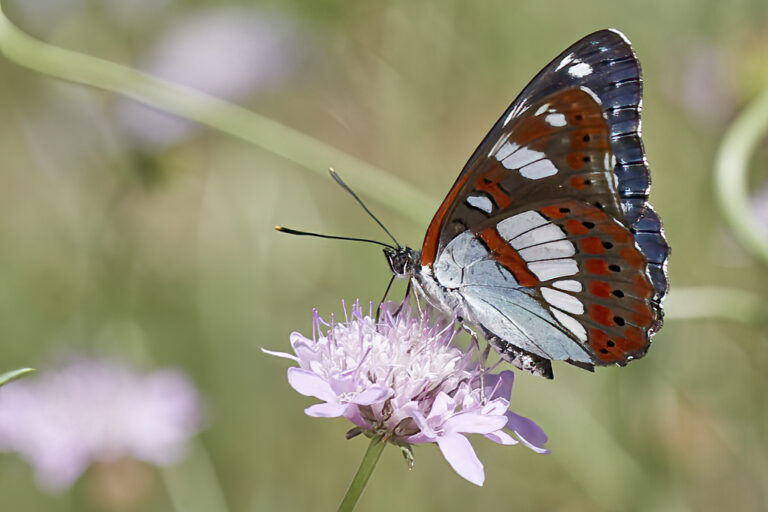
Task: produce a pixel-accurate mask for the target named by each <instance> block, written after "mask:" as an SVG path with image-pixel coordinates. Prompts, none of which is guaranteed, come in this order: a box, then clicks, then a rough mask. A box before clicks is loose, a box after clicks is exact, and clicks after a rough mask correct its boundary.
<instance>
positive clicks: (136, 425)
mask: <svg viewBox="0 0 768 512" xmlns="http://www.w3.org/2000/svg"><path fill="white" fill-rule="evenodd" d="M199 428H200V404H199V398H198V394H197V391H196V390H195V388H194V387H193V386H192V384H191V383H190V382H189V381H188V380H187V379H186V378H185V377H184V376H183V375H181V374H180V373H178V372H176V371H173V370H158V371H154V372H152V373H147V374H143V375H142V374H139V373H136V372H134V371H133V370H131V369H129V368H127V367H126V366H124V365H122V364H120V363H118V362H117V361H111V360H106V359H87V358H82V359H77V360H73V361H71V362H69V363H68V364H65V365H63V366H60V367H58V368H51V369H48V370H42V371H40V372H38V374H37V375H36V376H33V377H29V378H27V379H24V380H21V381H17V382H14V383H12V384H10V385H8V386H4V387H3V388H2V389H0V450H2V451H9V452H17V453H18V454H19V455H20V456H21V457H22V458H23V459H24V460H26V461H27V462H28V463H29V464H30V465H32V466H33V467H34V469H35V473H36V477H37V480H38V483H39V485H40V486H41V487H43V488H45V489H47V490H57V489H63V488H66V487H68V486H69V485H71V484H72V483H73V482H74V481H75V480H76V479H77V478H78V477H79V476H80V475H81V474H82V473H83V472H84V471H85V470H86V469H87V468H88V466H90V465H91V464H92V463H94V462H97V461H111V460H117V459H124V458H127V459H134V460H140V461H144V462H148V463H151V464H155V465H161V466H162V465H167V464H171V463H173V462H175V461H176V460H178V459H179V457H180V456H181V455H182V453H183V449H184V446H185V444H186V441H187V440H188V439H189V438H190V437H191V436H192V435H194V434H195V433H197V431H198V430H199Z"/></svg>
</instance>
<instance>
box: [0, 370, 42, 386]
mask: <svg viewBox="0 0 768 512" xmlns="http://www.w3.org/2000/svg"><path fill="white" fill-rule="evenodd" d="M34 371H35V369H34V368H21V369H19V370H13V371H10V372H5V373H3V374H0V386H2V385H3V384H8V383H9V382H11V381H12V380H16V379H20V378H21V377H23V376H25V375H27V374H29V373H32V372H34Z"/></svg>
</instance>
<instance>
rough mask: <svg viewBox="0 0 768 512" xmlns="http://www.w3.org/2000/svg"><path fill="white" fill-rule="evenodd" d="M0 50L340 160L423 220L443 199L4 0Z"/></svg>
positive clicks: (272, 143)
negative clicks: (34, 30)
mask: <svg viewBox="0 0 768 512" xmlns="http://www.w3.org/2000/svg"><path fill="white" fill-rule="evenodd" d="M0 52H2V53H3V54H4V55H5V56H6V57H7V58H8V59H9V60H10V61H12V62H15V63H16V64H18V65H19V66H22V67H25V68H28V69H31V70H33V71H37V72H39V73H42V74H45V75H48V76H52V77H54V78H59V79H62V80H68V81H70V82H75V83H79V84H83V85H89V86H92V87H98V88H100V89H105V90H107V91H110V92H114V93H118V94H122V95H123V96H127V97H129V98H132V99H134V100H137V101H140V102H142V103H146V104H147V105H150V106H153V107H155V108H158V109H161V110H164V111H166V112H170V113H172V114H176V115H177V116H180V117H183V118H186V119H190V120H192V121H196V122H198V123H200V124H202V125H205V126H208V127H211V128H214V129H216V130H219V131H221V132H223V133H226V134H228V135H232V136H234V137H237V138H239V139H242V140H245V141H247V142H250V143H252V144H255V145H256V146H259V147H260V148H262V149H264V150H266V151H269V152H270V153H273V154H275V155H277V156H280V157H282V158H285V159H286V160H289V161H291V162H293V163H295V164H297V165H299V166H301V167H303V168H305V169H307V170H310V171H312V172H315V173H317V174H321V175H323V176H326V175H327V174H326V173H327V171H328V167H335V168H336V169H337V170H339V171H340V173H341V174H342V175H344V177H345V180H346V181H347V182H349V184H350V185H352V186H353V187H354V188H356V189H357V190H359V191H360V193H361V194H365V195H367V196H368V197H370V198H371V199H374V200H376V201H379V202H381V203H382V204H384V205H387V206H389V207H390V208H391V209H392V210H393V211H395V212H397V213H399V214H400V215H402V216H403V218H406V219H408V220H410V221H413V222H417V223H419V224H422V223H424V222H426V219H428V218H429V215H430V211H431V210H432V209H433V208H434V205H435V204H437V201H436V200H435V199H434V198H432V197H430V196H429V195H427V194H425V193H423V192H422V191H421V190H419V189H417V188H416V187H414V186H412V185H410V184H408V183H407V182H405V181H403V180H401V179H400V178H398V177H396V176H395V175H393V174H390V173H387V172H385V171H383V170H381V169H379V168H377V167H375V166H373V165H371V164H369V163H367V162H364V161H362V160H360V159H358V158H356V157H354V156H351V155H349V154H347V153H345V152H343V151H340V150H339V149H336V148H334V147H333V146H331V145H329V144H326V143H324V142H322V141H320V140H318V139H315V138H313V137H310V136H308V135H306V134H304V133H301V132H299V131H298V130H294V129H292V128H289V127H288V126H285V125H283V124H281V123H278V122H277V121H274V120H272V119H269V118H267V117H264V116H260V115H258V114H256V113H254V112H251V111H249V110H247V109H245V108H243V107H239V106H237V105H234V104H232V103H229V102H226V101H223V100H220V99H218V98H215V97H213V96H209V95H207V94H204V93H202V92H199V91H196V90H194V89H192V88H189V87H184V86H181V85H177V84H173V83H171V82H167V81H164V80H160V79H157V78H154V77H152V76H150V75H147V74H145V73H141V72H140V71H137V70H135V69H132V68H129V67H127V66H122V65H120V64H116V63H114V62H110V61H107V60H104V59H99V58H96V57H91V56H89V55H84V54H81V53H77V52H73V51H69V50H65V49H63V48H59V47H57V46H53V45H50V44H47V43H44V42H42V41H40V40H37V39H35V38H33V37H30V36H29V35H27V34H25V33H24V32H22V31H21V30H19V29H18V28H17V27H16V26H15V25H13V23H11V21H10V20H9V19H8V18H7V17H6V16H5V14H4V13H3V9H2V5H0Z"/></svg>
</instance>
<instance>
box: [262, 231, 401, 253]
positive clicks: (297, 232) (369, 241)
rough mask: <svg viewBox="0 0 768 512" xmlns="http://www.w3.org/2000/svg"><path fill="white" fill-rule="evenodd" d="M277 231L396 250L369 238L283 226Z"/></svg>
mask: <svg viewBox="0 0 768 512" xmlns="http://www.w3.org/2000/svg"><path fill="white" fill-rule="evenodd" d="M275 231H280V232H281V233H288V234H289V235H299V236H314V237H317V238H330V239H331V240H350V241H352V242H367V243H369V244H376V245H381V246H382V247H389V248H390V249H395V247H393V246H391V245H389V244H385V243H384V242H379V241H378V240H370V239H368V238H355V237H352V236H335V235H321V234H320V233H312V232H310V231H299V230H297V229H291V228H286V227H283V226H275Z"/></svg>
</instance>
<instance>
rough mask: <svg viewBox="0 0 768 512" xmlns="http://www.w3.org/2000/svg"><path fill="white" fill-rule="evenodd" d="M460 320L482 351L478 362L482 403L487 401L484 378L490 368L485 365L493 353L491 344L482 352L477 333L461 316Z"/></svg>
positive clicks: (474, 343) (479, 350)
mask: <svg viewBox="0 0 768 512" xmlns="http://www.w3.org/2000/svg"><path fill="white" fill-rule="evenodd" d="M458 320H459V323H460V325H461V328H462V329H463V330H464V331H465V332H466V333H467V334H469V336H470V337H471V338H472V342H471V343H472V345H474V346H475V348H477V351H478V352H479V353H480V357H479V358H478V362H479V363H480V401H481V402H482V403H485V378H484V375H485V372H486V371H487V370H488V368H486V366H485V365H486V363H487V362H488V356H489V355H490V354H491V345H490V344H486V345H485V349H484V350H482V352H481V349H480V340H479V338H478V337H477V333H476V332H475V331H474V330H473V329H472V328H471V327H469V326H468V325H467V324H465V323H463V322H462V321H461V318H459V319H458Z"/></svg>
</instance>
